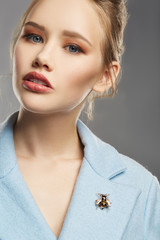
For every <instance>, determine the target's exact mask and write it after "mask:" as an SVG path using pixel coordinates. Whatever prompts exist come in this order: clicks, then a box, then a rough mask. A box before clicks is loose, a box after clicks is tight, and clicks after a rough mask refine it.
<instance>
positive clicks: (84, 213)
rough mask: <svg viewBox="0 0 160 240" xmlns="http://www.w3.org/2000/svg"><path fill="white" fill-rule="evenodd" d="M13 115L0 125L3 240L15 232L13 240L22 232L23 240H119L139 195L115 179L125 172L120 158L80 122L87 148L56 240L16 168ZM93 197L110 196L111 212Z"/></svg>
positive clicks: (14, 116) (79, 130) (0, 185)
mask: <svg viewBox="0 0 160 240" xmlns="http://www.w3.org/2000/svg"><path fill="white" fill-rule="evenodd" d="M17 116H18V112H15V113H14V114H12V115H11V116H9V117H8V118H7V120H6V121H5V122H3V123H2V124H1V130H0V131H1V132H0V154H1V155H0V161H1V162H0V166H1V168H0V171H1V172H0V196H2V199H3V196H5V200H6V201H3V203H2V204H0V212H1V214H2V216H4V217H3V222H6V223H7V222H9V224H8V225H7V226H5V229H7V234H8V235H7V239H8V240H11V239H13V234H14V233H15V232H16V234H17V235H16V237H17V239H18V237H19V239H21V238H22V236H21V235H19V236H18V234H21V232H23V233H24V234H23V239H24V240H28V239H31V240H33V239H34V240H44V239H49V240H68V239H70V240H79V239H81V240H86V239H96V240H101V239H108V240H121V239H122V238H123V235H124V232H125V229H126V227H127V224H128V222H129V220H130V217H131V215H132V212H133V209H134V207H135V204H136V201H137V199H138V197H139V195H140V193H141V191H140V189H138V188H137V187H134V186H130V185H129V184H128V183H127V182H125V183H123V181H122V183H121V182H119V181H118V179H119V178H116V176H117V175H118V176H119V175H120V174H121V176H123V175H124V174H125V171H126V166H125V165H124V163H123V160H122V159H121V157H120V154H119V153H118V152H117V151H116V150H115V149H114V148H113V147H112V146H110V145H109V144H107V143H105V142H103V141H102V140H100V139H99V138H98V137H96V136H95V135H94V134H93V133H92V132H91V131H90V130H89V128H88V127H87V126H86V125H85V124H84V123H83V122H82V121H81V120H79V119H78V121H77V129H78V133H79V135H80V137H81V140H82V142H83V144H84V146H85V148H84V158H83V162H82V165H81V168H80V171H79V175H78V177H77V181H76V184H75V187H74V191H73V193H72V198H71V201H70V205H69V208H68V211H67V214H66V216H65V219H64V223H63V227H62V230H61V233H60V236H59V238H58V239H57V237H56V235H55V234H54V233H53V232H52V230H51V229H50V227H49V225H48V224H47V222H46V220H45V218H44V217H43V215H42V213H41V211H40V209H39V208H38V205H37V204H36V202H35V200H34V198H33V196H32V194H31V192H30V190H29V188H28V186H27V184H26V182H25V180H24V178H23V176H22V174H21V172H20V169H19V167H18V164H17V159H16V154H15V150H14V143H13V132H12V127H13V124H14V123H15V121H16V119H17ZM116 179H117V180H116ZM96 193H104V194H105V193H108V194H110V196H109V198H110V201H111V202H112V205H111V208H109V209H106V208H105V209H104V210H101V209H100V208H97V209H96V205H95V200H96V199H97V198H98V196H97V194H96ZM8 203H9V204H8ZM1 205H2V209H1ZM28 209H30V210H29V211H28ZM3 212H4V214H3ZM7 216H13V217H11V218H10V221H8V220H7V219H6V221H5V219H4V218H5V217H6V218H7ZM14 216H16V219H17V222H18V224H17V222H15V217H14ZM19 227H20V228H21V232H20V230H19ZM28 229H29V231H28ZM36 229H38V231H36ZM35 232H36V234H35ZM25 234H26V235H25ZM4 238H6V235H4ZM2 239H3V237H2Z"/></svg>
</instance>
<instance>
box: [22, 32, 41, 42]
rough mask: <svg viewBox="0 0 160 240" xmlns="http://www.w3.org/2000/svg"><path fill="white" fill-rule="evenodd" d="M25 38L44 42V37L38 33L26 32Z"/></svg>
mask: <svg viewBox="0 0 160 240" xmlns="http://www.w3.org/2000/svg"><path fill="white" fill-rule="evenodd" d="M24 38H26V39H29V40H32V41H33V42H34V43H40V42H43V39H42V38H41V37H40V36H39V35H37V34H33V33H32V34H26V35H25V36H24Z"/></svg>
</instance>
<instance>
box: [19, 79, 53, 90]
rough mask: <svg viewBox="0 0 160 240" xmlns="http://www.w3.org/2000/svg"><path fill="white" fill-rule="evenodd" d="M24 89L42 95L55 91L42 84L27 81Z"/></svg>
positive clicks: (24, 82)
mask: <svg viewBox="0 0 160 240" xmlns="http://www.w3.org/2000/svg"><path fill="white" fill-rule="evenodd" d="M23 87H24V88H26V89H28V90H31V91H34V92H41V93H45V92H51V91H53V89H52V88H50V87H46V86H44V85H42V84H38V83H34V82H31V81H27V80H23Z"/></svg>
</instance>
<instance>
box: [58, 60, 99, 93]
mask: <svg viewBox="0 0 160 240" xmlns="http://www.w3.org/2000/svg"><path fill="white" fill-rule="evenodd" d="M63 66H65V67H63V71H62V69H61V70H59V71H60V72H61V73H60V74H63V76H62V77H61V78H60V79H63V87H64V89H65V88H69V89H70V90H72V89H73V90H75V91H79V92H80V91H85V90H86V89H88V88H91V87H92V85H93V83H94V82H95V80H96V79H97V77H98V73H99V66H97V65H96V61H95V59H94V58H86V59H85V61H84V60H81V61H80V60H79V61H76V60H75V61H68V63H67V64H66V63H65V65H63Z"/></svg>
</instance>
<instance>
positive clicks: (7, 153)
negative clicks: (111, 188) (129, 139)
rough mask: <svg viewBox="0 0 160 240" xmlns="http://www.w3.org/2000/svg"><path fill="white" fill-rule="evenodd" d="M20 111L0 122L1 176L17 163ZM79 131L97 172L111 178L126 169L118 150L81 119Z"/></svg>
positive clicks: (88, 156) (91, 163)
mask: <svg viewBox="0 0 160 240" xmlns="http://www.w3.org/2000/svg"><path fill="white" fill-rule="evenodd" d="M18 113H19V111H16V112H14V113H12V114H11V115H9V116H8V117H7V118H6V120H5V121H4V122H2V123H1V124H0V141H1V144H0V154H1V155H0V160H1V161H2V159H4V158H5V161H2V162H1V166H2V168H1V169H0V177H1V176H5V175H6V174H7V173H8V172H9V171H10V170H11V169H12V168H14V166H15V165H16V164H17V158H16V154H15V147H14V142H13V126H14V124H15V123H16V121H17V117H18ZM77 131H78V134H79V136H80V138H81V141H82V143H83V145H84V157H85V159H86V160H87V161H88V163H89V164H90V165H91V167H92V168H93V170H94V171H95V172H96V173H97V174H99V175H100V176H102V177H104V178H107V179H111V178H112V177H115V176H116V175H118V174H120V173H122V172H124V171H125V170H126V166H125V164H124V162H123V161H122V159H121V158H120V155H119V153H118V152H117V150H116V149H115V148H114V147H112V146H111V145H110V144H108V143H106V142H103V141H102V140H101V139H100V138H98V137H97V136H96V135H95V134H93V132H92V131H91V130H90V129H89V128H88V127H87V126H86V125H85V124H84V123H83V122H82V121H81V120H80V119H78V120H77ZM6 140H7V141H6ZM97 157H98V158H99V161H97Z"/></svg>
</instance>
